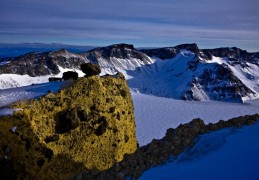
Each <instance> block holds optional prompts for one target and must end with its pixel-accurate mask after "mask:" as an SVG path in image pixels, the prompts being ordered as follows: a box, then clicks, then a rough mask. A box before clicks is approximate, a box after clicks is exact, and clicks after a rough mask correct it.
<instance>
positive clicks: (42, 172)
mask: <svg viewBox="0 0 259 180" xmlns="http://www.w3.org/2000/svg"><path fill="white" fill-rule="evenodd" d="M14 106H15V107H17V108H22V109H23V110H22V111H17V112H15V114H14V115H13V116H5V117H0V136H1V139H0V148H1V149H0V159H1V162H2V160H3V162H6V164H7V165H8V167H9V166H10V168H11V170H10V168H9V170H10V172H12V174H9V176H10V177H12V176H13V174H15V175H16V177H17V178H19V177H20V178H21V177H22V178H25V179H51V178H52V179H53V178H55V179H58V178H61V179H64V178H68V177H71V176H73V175H75V174H77V173H80V172H82V171H85V170H87V169H88V170H91V169H97V170H105V169H108V168H110V167H112V166H113V164H114V163H115V162H119V161H121V160H122V159H123V157H124V155H125V154H131V153H134V152H135V151H136V149H137V142H136V136H135V122H134V113H133V103H132V99H131V96H130V92H129V90H128V87H127V84H126V81H125V79H124V78H123V77H122V76H121V75H119V76H117V78H114V77H111V76H109V77H106V78H101V77H95V76H92V77H89V78H81V79H79V80H78V81H76V82H75V83H74V84H72V85H70V86H69V87H67V88H64V89H62V90H61V91H60V92H59V93H57V94H53V93H50V94H48V95H47V96H45V97H42V98H40V99H39V100H31V101H27V102H19V103H17V104H15V105H14ZM13 127H16V128H15V130H14V131H13V130H12V128H13ZM13 129H14V128H13ZM7 150H8V151H7ZM1 164H3V163H1ZM6 177H8V174H7V175H6Z"/></svg>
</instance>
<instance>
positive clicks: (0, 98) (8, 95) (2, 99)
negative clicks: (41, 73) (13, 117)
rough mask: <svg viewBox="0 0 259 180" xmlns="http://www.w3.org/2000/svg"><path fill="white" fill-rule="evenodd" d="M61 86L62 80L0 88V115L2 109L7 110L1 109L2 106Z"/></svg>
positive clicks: (55, 89) (35, 96)
mask: <svg viewBox="0 0 259 180" xmlns="http://www.w3.org/2000/svg"><path fill="white" fill-rule="evenodd" d="M63 86H64V82H50V83H44V84H37V85H33V86H24V87H19V88H10V89H4V90H0V115H1V112H2V114H3V113H4V110H5V112H6V111H7V110H8V109H3V107H4V106H7V105H10V104H11V103H13V102H16V101H19V100H24V99H32V98H37V97H40V96H43V95H45V94H47V93H49V92H48V91H53V92H55V91H58V90H59V89H60V88H62V87H63ZM1 108H2V109H1Z"/></svg>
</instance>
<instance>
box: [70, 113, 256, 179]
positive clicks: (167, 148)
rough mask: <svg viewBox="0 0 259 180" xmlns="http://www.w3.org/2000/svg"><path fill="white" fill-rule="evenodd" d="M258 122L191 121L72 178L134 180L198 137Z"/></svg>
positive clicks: (253, 119)
mask: <svg viewBox="0 0 259 180" xmlns="http://www.w3.org/2000/svg"><path fill="white" fill-rule="evenodd" d="M258 120H259V114H255V115H247V116H241V117H237V118H232V119H230V120H228V121H223V120H221V121H219V122H218V123H215V124H208V125H205V124H204V122H203V120H201V119H194V120H192V121H191V122H190V123H187V124H183V125H180V126H179V127H177V128H175V129H173V128H170V129H168V130H167V132H166V135H165V137H164V138H162V139H160V140H153V141H152V142H151V143H150V144H148V145H146V146H143V147H140V148H138V150H137V151H136V152H135V153H134V154H131V155H126V156H125V158H124V160H123V161H122V162H119V163H116V164H115V165H114V166H113V167H112V168H111V169H109V170H106V171H103V172H100V171H87V172H85V173H83V174H79V175H77V176H75V177H74V178H73V179H76V180H80V179H126V177H130V178H131V179H137V178H138V177H139V176H140V175H141V174H142V173H143V172H144V171H145V170H147V169H149V168H151V167H153V166H156V165H160V164H162V163H164V162H165V161H166V160H168V159H169V157H170V156H171V157H175V156H178V155H179V154H180V153H182V152H183V151H184V150H185V149H186V148H187V147H189V146H192V145H193V144H194V143H195V139H196V138H197V137H198V135H200V134H204V133H208V132H211V131H215V130H218V129H221V128H227V127H231V126H235V127H237V128H239V127H241V126H244V125H250V124H253V123H254V122H256V121H258ZM172 171H173V169H172Z"/></svg>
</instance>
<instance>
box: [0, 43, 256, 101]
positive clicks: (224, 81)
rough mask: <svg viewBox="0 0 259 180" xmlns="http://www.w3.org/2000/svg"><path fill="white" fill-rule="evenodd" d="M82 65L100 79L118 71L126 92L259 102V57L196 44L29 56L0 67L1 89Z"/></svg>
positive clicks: (118, 47) (58, 73) (236, 50)
mask: <svg viewBox="0 0 259 180" xmlns="http://www.w3.org/2000/svg"><path fill="white" fill-rule="evenodd" d="M85 62H91V63H94V64H98V65H99V66H100V67H101V70H102V72H101V75H104V74H115V73H117V72H122V73H123V74H124V75H125V77H126V79H127V80H128V84H129V86H130V88H131V89H133V90H135V91H139V92H142V93H146V94H152V95H155V96H162V97H169V98H175V99H185V100H220V101H231V102H243V101H245V100H248V99H255V98H259V53H249V52H247V51H245V50H242V49H239V48H236V47H233V48H217V49H199V48H198V46H197V45H196V44H182V45H178V46H175V47H165V48H154V49H136V48H134V46H133V45H129V44H115V45H111V46H107V47H99V48H94V49H92V50H87V51H85V52H81V53H73V52H70V51H69V50H67V49H60V50H56V51H50V52H40V53H37V52H36V53H35V52H33V53H28V54H24V55H21V56H19V57H16V58H14V59H11V60H6V61H2V62H1V63H0V88H10V87H16V86H23V85H29V84H30V83H38V82H45V81H47V79H48V77H50V76H54V75H56V76H60V75H61V73H62V72H63V71H65V70H68V69H70V70H71V69H72V70H76V71H78V72H80V64H82V63H85ZM19 79H20V80H19ZM21 79H27V80H26V81H21ZM39 79H40V80H39ZM21 82H22V83H21Z"/></svg>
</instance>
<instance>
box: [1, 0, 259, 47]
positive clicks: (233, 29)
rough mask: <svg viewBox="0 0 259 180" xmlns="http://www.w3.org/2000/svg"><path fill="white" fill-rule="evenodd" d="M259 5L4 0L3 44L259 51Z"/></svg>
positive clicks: (185, 0) (219, 0)
mask: <svg viewBox="0 0 259 180" xmlns="http://www.w3.org/2000/svg"><path fill="white" fill-rule="evenodd" d="M258 7H259V2H258V1H257V0H214V1H209V0H196V1H190V0H181V1H175V0H161V1H157V0H130V1H123V0H69V1H68V0H55V1H53V0H44V1H42V0H22V1H21V0H1V1H0V15H1V16H0V42H14V43H15V42H47V43H48V42H58V43H69V44H83V45H108V44H112V43H119V42H125V43H133V44H135V45H136V46H170V45H171V46H173V45H176V44H180V43H192V42H196V43H198V45H199V46H201V47H203V48H205V47H217V46H238V47H241V48H246V49H248V50H252V51H254V50H257V51H259V31H258V29H259V11H258Z"/></svg>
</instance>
